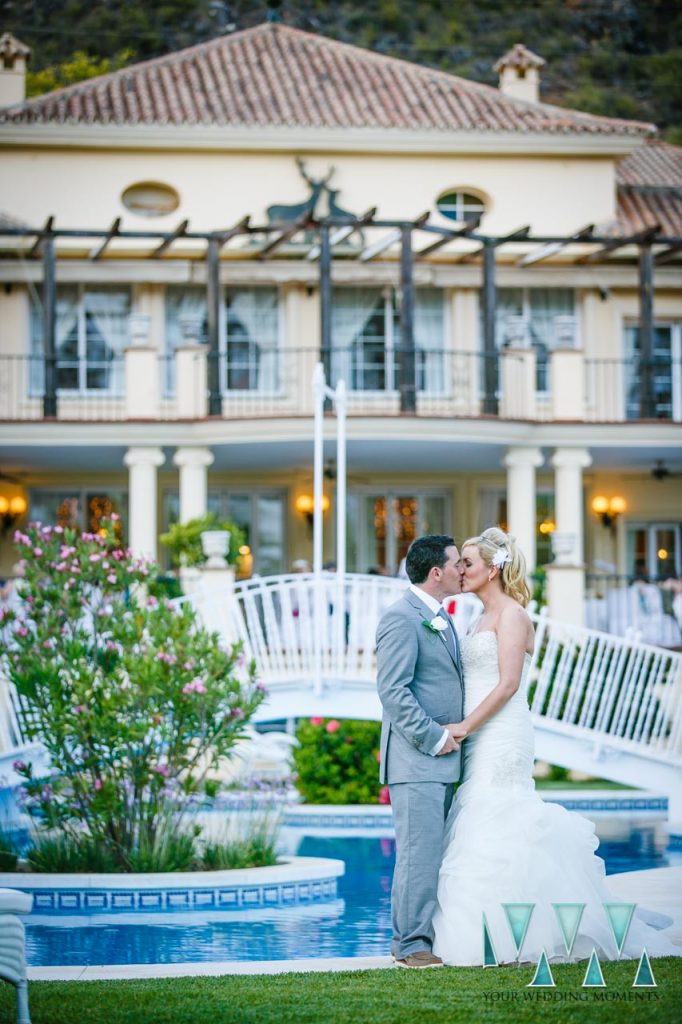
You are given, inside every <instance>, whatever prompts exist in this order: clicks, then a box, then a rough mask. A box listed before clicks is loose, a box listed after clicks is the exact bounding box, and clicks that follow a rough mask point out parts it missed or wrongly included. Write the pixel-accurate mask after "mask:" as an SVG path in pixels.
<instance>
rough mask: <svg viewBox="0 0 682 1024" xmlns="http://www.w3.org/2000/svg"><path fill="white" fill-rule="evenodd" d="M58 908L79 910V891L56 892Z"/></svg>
mask: <svg viewBox="0 0 682 1024" xmlns="http://www.w3.org/2000/svg"><path fill="white" fill-rule="evenodd" d="M57 898H58V900H59V909H60V910H80V907H81V894H80V893H79V892H60V893H57Z"/></svg>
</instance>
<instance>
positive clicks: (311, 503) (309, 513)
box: [296, 494, 331, 527]
mask: <svg viewBox="0 0 682 1024" xmlns="http://www.w3.org/2000/svg"><path fill="white" fill-rule="evenodd" d="M330 504H331V502H330V501H329V498H328V497H327V495H326V494H323V495H322V511H323V512H328V511H329V506H330ZM296 511H297V512H300V513H301V515H302V516H305V518H306V520H307V522H308V526H310V527H312V525H313V515H314V513H315V499H314V498H313V496H312V494H299V496H298V498H297V499H296Z"/></svg>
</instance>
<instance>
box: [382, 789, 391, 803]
mask: <svg viewBox="0 0 682 1024" xmlns="http://www.w3.org/2000/svg"><path fill="white" fill-rule="evenodd" d="M390 802H391V794H390V792H389V788H388V786H382V787H381V789H380V790H379V803H380V804H390Z"/></svg>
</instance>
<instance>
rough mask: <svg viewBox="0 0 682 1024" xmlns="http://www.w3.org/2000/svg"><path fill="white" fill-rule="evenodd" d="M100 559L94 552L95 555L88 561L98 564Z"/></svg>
mask: <svg viewBox="0 0 682 1024" xmlns="http://www.w3.org/2000/svg"><path fill="white" fill-rule="evenodd" d="M101 557H102V556H101V555H98V554H97V553H96V552H95V554H93V555H90V561H91V562H99V560H100V558H101Z"/></svg>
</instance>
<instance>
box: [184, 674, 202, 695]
mask: <svg viewBox="0 0 682 1024" xmlns="http://www.w3.org/2000/svg"><path fill="white" fill-rule="evenodd" d="M182 692H183V693H206V687H205V686H204V684H203V682H202V680H201V679H200V678H199V676H196V678H195V679H192V680H191V682H189V683H185V685H184V686H183V688H182Z"/></svg>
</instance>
